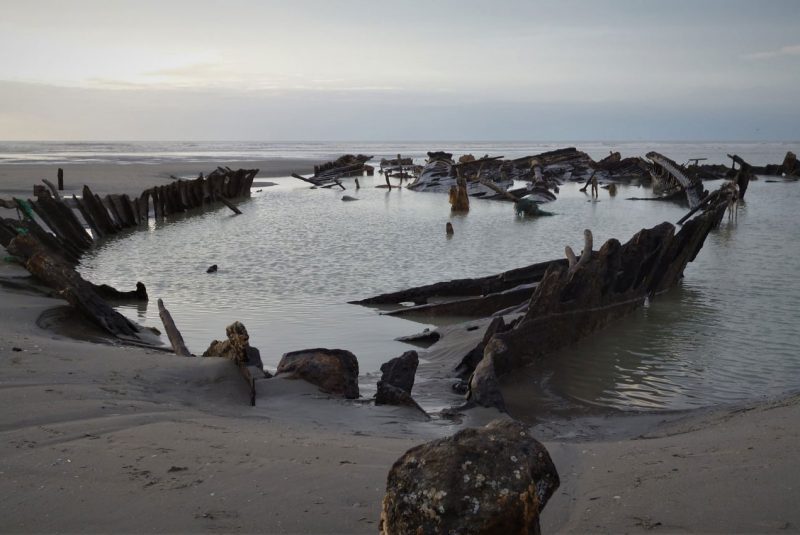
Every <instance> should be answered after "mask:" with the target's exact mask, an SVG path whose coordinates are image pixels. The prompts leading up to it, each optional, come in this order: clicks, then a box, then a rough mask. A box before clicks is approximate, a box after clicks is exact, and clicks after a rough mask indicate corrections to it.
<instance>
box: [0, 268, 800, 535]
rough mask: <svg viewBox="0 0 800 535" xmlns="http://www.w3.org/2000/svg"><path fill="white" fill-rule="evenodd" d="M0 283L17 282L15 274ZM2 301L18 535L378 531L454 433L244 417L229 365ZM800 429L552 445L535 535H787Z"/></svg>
mask: <svg viewBox="0 0 800 535" xmlns="http://www.w3.org/2000/svg"><path fill="white" fill-rule="evenodd" d="M0 274H1V275H2V276H3V278H5V279H8V278H14V277H21V278H20V279H18V282H21V283H22V284H23V285H24V275H23V273H21V271H20V270H18V269H17V268H14V267H13V266H8V265H4V266H3V267H2V270H0ZM0 293H1V295H0V298H1V299H0V315H1V316H2V318H3V323H2V330H0V407H2V408H0V414H1V415H2V416H0V436H2V440H0V459H1V460H0V472H2V476H3V477H2V478H0V511H2V515H3V519H4V520H3V526H4V529H5V530H8V531H11V532H42V531H44V532H53V531H67V532H73V531H93V532H100V531H102V532H108V531H113V532H143V531H153V532H211V531H224V532H255V531H259V532H268V533H374V532H375V531H376V527H377V520H378V515H379V504H380V500H381V498H382V495H383V491H384V485H385V479H386V474H387V473H388V470H389V468H390V467H391V465H392V463H393V462H394V461H395V460H396V458H397V457H399V456H400V455H401V454H402V453H403V452H404V451H405V450H406V449H408V448H409V447H411V446H413V445H415V444H418V443H421V442H424V441H426V440H429V439H432V438H434V437H438V436H443V435H447V434H451V433H453V432H455V431H456V429H457V427H456V426H455V425H452V424H448V423H443V422H434V423H426V422H422V421H420V420H418V419H417V418H416V417H415V416H414V415H413V413H409V412H406V411H404V410H398V409H391V408H376V407H372V406H369V405H363V404H358V403H356V404H351V403H344V402H341V401H337V400H331V399H326V398H325V396H322V395H321V394H319V393H318V392H317V391H316V390H315V389H314V388H312V387H309V386H308V385H305V384H303V383H300V382H295V381H284V380H274V381H266V382H264V383H262V388H261V390H260V391H259V404H258V406H257V407H256V408H251V407H249V406H247V403H246V399H245V398H246V394H245V391H244V385H243V384H241V382H240V381H241V378H240V377H239V376H238V374H237V373H236V372H235V370H234V369H233V368H232V367H231V366H230V365H229V363H227V362H220V361H217V360H215V359H183V358H178V357H174V356H170V355H165V354H164V353H161V352H157V351H148V350H143V349H138V348H125V347H115V346H109V345H101V344H92V343H89V342H80V341H75V340H71V339H66V338H63V337H59V336H56V335H54V334H52V333H50V332H48V331H45V330H42V329H40V328H39V327H37V326H36V319H37V318H38V317H39V315H40V314H41V313H42V312H43V311H45V310H47V309H48V308H50V307H52V306H57V305H60V302H59V301H56V300H53V299H49V298H46V297H42V296H39V295H35V294H32V293H28V292H25V291H22V290H20V289H8V288H3V289H0ZM14 348H17V349H19V350H21V351H18V350H15V349H14ZM491 416H492V415H491V414H487V413H482V414H477V415H475V419H474V420H473V421H470V422H467V424H478V423H480V422H483V421H486V420H487V419H488V418H489V417H491ZM799 417H800V409H799V408H798V398H796V397H795V398H789V399H787V400H785V401H783V402H780V403H772V404H764V405H761V406H758V407H753V408H747V409H739V410H719V411H714V412H709V413H703V414H697V413H696V414H691V415H688V416H685V417H683V418H681V419H679V420H678V421H673V422H671V423H669V424H662V425H657V426H655V428H653V426H650V427H651V430H650V431H648V432H647V433H645V434H644V436H642V437H641V438H637V439H625V440H616V441H600V442H597V441H588V442H570V441H563V440H550V441H547V442H546V445H547V447H548V449H549V451H550V452H551V455H552V456H553V458H554V461H555V463H556V466H557V467H558V470H559V472H560V474H561V478H562V487H561V489H559V491H558V492H557V494H556V495H555V496H554V497H553V499H552V500H551V502H550V504H549V505H548V508H547V510H546V511H545V514H544V517H543V527H544V529H545V532H554V531H568V532H590V531H602V532H638V531H648V530H650V529H652V528H654V527H657V528H658V529H662V530H664V531H668V532H676V531H704V532H705V531H716V532H734V531H739V532H756V531H757V532H762V531H771V530H782V529H790V530H796V529H797V528H798V526H800V512H798V509H797V507H796V504H797V503H800V489H798V482H800V460H798V458H797V456H796V450H797V448H796V444H797V440H798V432H797V427H796V422H797V421H798V418H799Z"/></svg>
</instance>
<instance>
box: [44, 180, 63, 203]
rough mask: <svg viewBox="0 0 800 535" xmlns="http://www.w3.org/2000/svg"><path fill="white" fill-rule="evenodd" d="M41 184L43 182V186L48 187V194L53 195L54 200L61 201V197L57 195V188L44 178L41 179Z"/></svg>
mask: <svg viewBox="0 0 800 535" xmlns="http://www.w3.org/2000/svg"><path fill="white" fill-rule="evenodd" d="M42 182H44V185H45V186H47V187H48V189H49V190H50V193H52V194H53V197H54V198H56V199H61V195H59V194H58V188H56V187H55V185H54V184H53V183H52V182H50V181H49V180H47V179H46V178H43V179H42Z"/></svg>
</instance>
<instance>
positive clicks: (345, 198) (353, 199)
mask: <svg viewBox="0 0 800 535" xmlns="http://www.w3.org/2000/svg"><path fill="white" fill-rule="evenodd" d="M342 200H343V201H357V200H358V199H356V198H355V197H351V196H350V195H342Z"/></svg>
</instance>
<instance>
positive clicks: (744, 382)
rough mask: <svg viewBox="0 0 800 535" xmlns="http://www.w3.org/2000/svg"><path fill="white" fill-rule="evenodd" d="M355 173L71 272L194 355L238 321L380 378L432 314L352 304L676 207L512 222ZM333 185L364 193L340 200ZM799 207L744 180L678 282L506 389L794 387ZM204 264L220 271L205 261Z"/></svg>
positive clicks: (625, 232)
mask: <svg viewBox="0 0 800 535" xmlns="http://www.w3.org/2000/svg"><path fill="white" fill-rule="evenodd" d="M360 180H361V183H362V186H363V187H362V189H361V190H359V191H355V190H354V188H353V187H352V185H351V184H352V182H351V181H347V182H346V184H347V185H348V190H347V191H346V192H340V191H336V190H321V189H319V190H311V189H309V188H308V187H307V185H304V184H303V183H300V182H298V181H296V180H293V179H278V180H277V182H278V183H279V185H278V186H276V187H271V188H265V189H263V190H262V191H261V192H258V193H254V194H253V197H252V199H250V200H248V201H246V202H244V203H243V204H242V205H241V209H242V211H243V212H244V215H242V216H235V217H234V216H232V215H231V214H230V212H229V211H228V209H227V208H220V209H216V210H212V211H209V212H206V213H204V214H202V215H196V216H193V217H191V218H182V219H179V220H176V221H171V222H168V223H159V224H158V225H155V224H151V231H149V232H147V231H140V232H133V233H131V234H130V235H128V236H127V237H125V238H123V239H114V240H112V241H109V242H106V243H105V244H103V245H101V246H100V247H98V248H97V249H96V250H94V251H92V253H91V254H90V255H87V256H86V257H85V258H84V262H83V266H82V268H81V269H82V272H83V273H84V275H85V276H86V277H87V278H89V279H91V280H93V281H96V282H105V283H108V284H112V285H114V286H116V287H120V288H131V287H133V285H134V284H135V282H136V281H137V280H141V281H143V282H144V283H145V284H146V285H147V287H148V291H149V293H150V296H151V299H152V301H151V304H150V305H149V306H147V307H146V308H141V309H137V308H136V307H131V308H127V309H125V313H126V314H128V315H129V316H131V317H132V318H134V319H136V320H137V321H139V322H140V323H144V324H146V325H154V326H157V327H159V328H160V327H161V325H160V320H159V318H158V311H157V307H156V306H155V299H156V298H163V299H164V301H165V304H166V305H167V307H168V308H169V309H170V311H171V313H172V315H173V317H174V319H175V321H176V323H177V324H178V326H179V327H180V329H181V331H182V332H183V334H184V337H185V338H186V340H187V343H188V345H189V347H190V349H191V350H192V351H194V352H196V353H201V352H202V351H203V350H204V349H205V348H206V347H207V346H208V343H209V342H210V341H211V339H213V338H217V339H220V338H223V337H224V332H225V326H226V325H228V324H230V323H231V322H232V321H234V320H239V321H242V322H243V323H244V324H245V325H246V326H247V328H248V331H249V332H250V334H251V341H252V344H253V345H254V346H256V347H258V348H259V349H260V350H261V353H262V357H263V359H264V362H265V363H266V364H267V365H268V366H275V365H276V364H277V362H278V360H279V359H280V356H281V355H282V354H283V353H284V352H287V351H291V350H296V349H302V348H310V347H331V348H333V347H339V348H346V349H349V350H351V351H353V352H354V353H355V354H356V355H357V356H358V359H359V362H360V365H361V373H362V374H374V372H376V371H377V370H378V368H379V366H380V364H381V363H382V362H385V361H386V360H388V359H389V358H392V357H395V356H397V355H399V354H400V353H402V352H403V351H406V350H408V349H410V346H408V345H406V344H402V343H400V342H395V341H393V338H395V337H398V336H403V335H408V334H412V333H415V332H418V331H421V330H422V329H423V328H425V327H428V325H423V324H418V323H413V322H411V321H408V320H404V319H399V318H392V317H387V316H380V315H378V313H377V311H375V310H374V309H369V308H364V307H360V306H355V305H348V304H347V301H349V300H353V299H359V298H363V297H368V296H370V295H374V294H378V293H383V292H388V291H393V290H397V289H402V288H405V287H408V286H414V285H420V284H427V283H431V282H436V281H439V280H448V279H452V278H461V277H478V276H483V275H488V274H492V273H497V272H500V271H505V270H508V269H512V268H516V267H520V266H524V265H527V264H530V263H533V262H540V261H544V260H549V259H553V258H559V257H561V256H562V255H563V251H564V246H565V245H571V246H572V247H573V249H576V250H580V248H581V247H582V240H583V229H584V228H591V229H592V231H593V232H594V237H595V247H596V248H598V247H599V246H600V244H602V242H603V241H605V240H606V239H608V238H611V237H615V238H618V239H619V240H620V241H623V242H624V241H626V240H627V239H629V238H630V237H631V236H632V235H633V234H634V233H635V232H636V231H638V230H639V229H641V228H643V227H650V226H653V225H656V224H658V223H660V222H662V221H672V222H674V221H676V220H677V219H679V218H680V217H681V216H682V215H683V214H684V213H685V211H686V209H685V208H683V207H680V206H677V205H674V204H671V203H663V202H648V201H630V200H626V197H644V196H647V195H648V194H649V191H648V190H644V189H641V188H636V187H620V188H619V192H618V194H617V195H616V196H615V197H610V196H609V195H608V193H607V192H606V191H604V190H601V197H600V201H599V202H587V197H586V196H585V195H584V194H583V193H580V192H578V191H577V189H578V187H579V186H578V185H574V184H570V185H566V186H565V187H564V188H563V189H562V191H561V194H560V195H559V198H558V200H557V201H556V202H554V203H551V204H549V205H547V208H546V209H547V210H549V211H551V212H554V213H556V215H555V216H553V217H542V218H537V219H522V218H518V217H517V216H516V215H515V214H514V212H513V209H512V206H511V204H509V203H505V202H492V201H479V200H474V201H473V202H472V205H471V210H470V212H469V214H467V215H465V216H451V214H450V210H449V205H448V202H447V196H445V195H437V194H431V193H417V192H412V191H408V190H396V189H395V190H392V191H391V192H389V191H386V190H382V189H375V188H374V187H372V186H373V185H375V184H377V183H380V181H381V180H382V179H381V178H379V177H376V178H375V179H373V178H366V177H365V178H362V179H360ZM709 187H714V186H713V184H712V185H709ZM343 194H348V195H352V196H356V197H358V198H359V200H358V201H356V202H342V201H341V200H340V198H341V196H342V195H343ZM798 205H800V189H798V185H797V184H794V183H788V184H787V183H766V182H765V181H763V180H761V181H758V182H754V183H752V184H751V186H750V190H748V199H747V203H746V204H745V205H743V206H741V207H740V208H739V211H738V216H737V219H736V221H728V220H725V221H724V222H723V225H722V227H721V228H720V229H719V230H717V231H715V232H714V233H713V234H712V235H711V236H709V239H708V240H707V242H706V245H705V247H704V248H703V250H702V251H701V252H700V255H699V257H698V259H697V260H696V261H695V262H694V263H693V264H690V266H689V268H688V269H687V271H686V279H685V281H684V282H683V284H682V286H681V287H680V288H678V289H675V290H674V291H671V292H669V293H668V294H666V295H664V296H661V297H659V298H657V299H656V300H654V301H653V302H652V303H651V306H649V307H648V308H646V309H644V310H641V311H639V312H637V313H635V314H633V315H631V316H629V317H627V318H625V319H623V320H622V321H620V322H619V323H616V324H614V325H613V326H612V327H611V328H609V329H608V330H606V331H604V332H602V333H598V334H597V335H596V336H593V337H591V338H590V339H587V340H584V341H582V342H580V343H578V344H576V345H574V346H572V347H570V348H568V349H566V350H564V351H562V352H560V353H559V354H557V355H554V356H552V357H551V358H549V359H547V361H546V362H544V363H541V364H539V365H538V366H537V369H536V373H535V374H533V373H532V372H531V371H530V370H529V371H528V372H526V373H521V374H519V375H517V376H515V378H516V382H517V383H518V384H516V385H515V386H516V388H517V389H518V390H520V391H525V389H526V388H527V387H528V385H527V383H526V381H528V382H530V386H531V388H532V389H533V385H534V384H535V385H537V387H543V388H545V389H547V390H548V391H550V392H553V393H555V394H556V395H557V396H561V397H566V398H567V399H570V400H575V401H579V402H581V403H589V404H592V405H599V406H604V407H615V408H622V409H682V408H691V407H700V406H706V405H711V404H716V403H719V402H728V401H741V400H745V399H750V398H753V397H757V396H761V395H774V394H778V393H780V392H784V391H786V390H790V389H796V388H797V387H798V386H800V343H799V342H798V339H797V335H796V327H795V325H797V324H798V319H800V317H799V316H800V313H798V308H797V306H796V303H797V301H798V297H800V284H798V283H797V282H796V281H795V279H794V276H795V273H796V271H797V270H796V269H793V268H794V265H795V264H796V263H797V262H796V258H798V253H800V251H798V245H797V243H796V241H795V240H794V238H795V236H796V235H797V232H796V231H795V228H794V225H793V220H792V218H791V215H792V213H793V211H794V210H795V207H796V206H798ZM447 221H451V222H452V224H453V227H454V229H455V236H454V237H452V238H450V239H448V238H447V237H446V236H445V232H444V227H445V223H446V222H447ZM156 230H157V232H156ZM211 264H218V265H219V271H218V272H217V273H215V274H206V272H205V270H206V268H207V267H208V266H209V265H211ZM454 364H455V363H454ZM531 375H533V376H534V378H533V379H529V378H528V377H530V376H531Z"/></svg>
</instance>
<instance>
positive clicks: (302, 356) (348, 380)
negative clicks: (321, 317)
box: [276, 348, 359, 399]
mask: <svg viewBox="0 0 800 535" xmlns="http://www.w3.org/2000/svg"><path fill="white" fill-rule="evenodd" d="M276 375H283V376H285V377H286V378H287V379H303V380H304V381H308V382H309V383H311V384H314V385H316V386H318V387H319V389H320V390H321V391H323V392H325V393H327V394H332V395H334V396H341V397H345V398H347V399H356V398H357V397H358V396H359V394H358V360H357V359H356V356H355V355H353V354H352V353H351V352H349V351H347V350H345V349H325V348H315V349H303V350H300V351H292V352H290V353H285V354H284V355H283V357H281V361H280V363H279V364H278V371H277V372H276Z"/></svg>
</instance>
